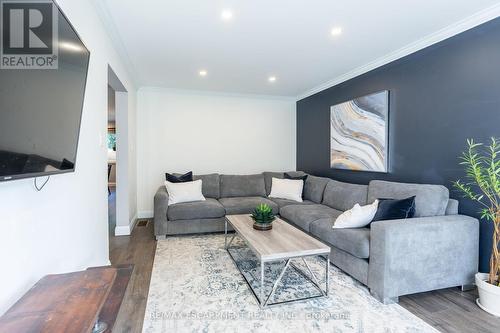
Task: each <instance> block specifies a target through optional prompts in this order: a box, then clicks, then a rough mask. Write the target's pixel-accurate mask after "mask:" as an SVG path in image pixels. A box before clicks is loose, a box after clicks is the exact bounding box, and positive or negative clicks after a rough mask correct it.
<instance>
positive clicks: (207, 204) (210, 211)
mask: <svg viewBox="0 0 500 333" xmlns="http://www.w3.org/2000/svg"><path fill="white" fill-rule="evenodd" d="M225 214H226V211H225V210H224V207H223V206H222V205H221V204H220V203H219V202H218V201H217V200H216V199H212V198H207V199H206V200H205V201H195V202H183V203H178V204H173V205H170V206H168V209H167V217H168V219H169V220H171V221H175V220H194V219H211V218H219V217H223V216H224V215H225Z"/></svg>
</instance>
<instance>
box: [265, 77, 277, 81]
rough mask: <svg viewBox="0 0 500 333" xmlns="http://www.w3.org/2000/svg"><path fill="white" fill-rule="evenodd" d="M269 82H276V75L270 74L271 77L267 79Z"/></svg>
mask: <svg viewBox="0 0 500 333" xmlns="http://www.w3.org/2000/svg"><path fill="white" fill-rule="evenodd" d="M267 80H268V81H269V82H276V76H270V77H269V79H267Z"/></svg>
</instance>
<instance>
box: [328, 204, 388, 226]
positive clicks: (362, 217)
mask: <svg viewBox="0 0 500 333" xmlns="http://www.w3.org/2000/svg"><path fill="white" fill-rule="evenodd" d="M377 208H378V200H375V201H374V202H373V203H372V204H371V205H366V206H360V205H359V204H355V205H354V207H352V208H351V209H349V210H346V211H345V212H343V213H342V214H340V216H339V217H337V220H335V223H334V224H333V229H342V228H362V227H366V226H367V225H368V224H370V222H371V221H372V220H373V218H374V217H375V213H376V212H377Z"/></svg>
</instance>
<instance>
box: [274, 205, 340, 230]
mask: <svg viewBox="0 0 500 333" xmlns="http://www.w3.org/2000/svg"><path fill="white" fill-rule="evenodd" d="M340 214H342V212H341V211H339V210H336V209H333V208H330V207H328V206H325V205H318V204H312V205H289V206H285V207H283V208H281V209H280V215H281V216H282V217H283V218H285V219H286V220H288V221H289V222H291V223H292V224H295V225H296V226H298V227H300V228H301V229H303V230H305V231H309V225H310V224H311V223H312V222H314V221H317V220H319V219H324V218H327V219H331V220H332V223H333V221H335V219H336V218H337V217H338V216H339V215H340Z"/></svg>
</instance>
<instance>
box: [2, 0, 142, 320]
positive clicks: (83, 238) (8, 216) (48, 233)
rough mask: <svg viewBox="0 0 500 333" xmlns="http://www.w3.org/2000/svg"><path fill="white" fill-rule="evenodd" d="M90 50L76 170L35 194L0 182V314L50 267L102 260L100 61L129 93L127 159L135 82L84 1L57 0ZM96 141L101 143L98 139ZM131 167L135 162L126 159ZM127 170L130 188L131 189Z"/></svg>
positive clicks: (29, 185) (103, 78)
mask: <svg viewBox="0 0 500 333" xmlns="http://www.w3.org/2000/svg"><path fill="white" fill-rule="evenodd" d="M58 3H59V5H60V6H61V8H62V10H63V11H64V12H65V14H66V15H67V17H68V19H69V20H70V21H71V23H72V24H73V25H74V27H75V28H76V30H77V31H78V33H79V34H80V36H81V37H82V39H83V41H84V43H85V44H86V46H87V47H88V48H89V49H90V52H91V57H90V68H89V73H88V81H87V89H86V96H85V103H84V109H83V119H82V125H81V132H80V141H79V146H78V154H77V168H76V172H75V173H72V174H65V175H58V176H53V177H52V178H51V179H50V181H49V182H48V184H47V185H46V187H45V188H44V189H43V191H42V192H36V191H35V190H34V188H33V180H32V179H31V180H19V181H12V182H4V183H0V214H1V215H0V216H1V217H0V226H1V232H0V262H1V263H2V267H4V269H3V270H2V274H0V313H3V312H4V311H5V310H7V308H8V307H9V306H10V305H12V304H13V303H14V302H15V301H16V300H17V299H18V298H19V297H20V296H21V295H22V294H24V293H25V292H26V291H27V290H28V289H29V288H30V287H31V286H32V285H33V284H34V283H35V282H36V281H37V280H38V279H40V278H41V277H42V276H43V275H46V274H50V273H61V272H69V271H75V270H80V269H85V268H87V267H89V266H99V265H106V264H108V263H109V257H108V225H107V185H106V184H107V182H106V177H107V162H106V161H107V158H106V145H105V142H106V141H105V138H106V125H107V112H106V110H107V75H108V67H107V66H108V63H109V64H110V65H111V66H112V67H113V69H114V71H115V72H116V74H117V75H118V77H119V78H120V80H121V81H122V83H123V84H124V85H125V86H126V88H127V90H128V92H129V97H128V98H129V108H128V109H129V112H131V116H130V119H132V121H131V124H129V126H131V128H132V131H131V132H132V133H131V135H130V137H129V141H130V143H131V144H132V146H131V147H129V154H130V155H129V156H130V160H132V162H133V164H135V156H136V155H135V147H134V142H135V129H134V127H135V123H134V120H135V101H136V93H135V90H136V88H135V87H134V85H133V82H132V80H131V78H130V77H129V74H128V73H127V70H126V66H124V64H123V63H122V62H121V59H120V56H119V55H118V54H117V53H116V52H115V50H114V49H113V48H112V46H111V45H112V43H111V41H110V39H109V38H108V35H107V33H106V31H105V29H104V26H103V24H102V22H101V21H100V19H99V17H98V16H97V12H96V10H95V8H94V7H93V5H92V3H91V1H90V0H85V1H84V0H79V1H72V0H58ZM101 141H102V142H101ZM130 167H131V168H133V170H135V165H131V166H130ZM135 174H136V173H135V172H134V176H131V179H130V180H129V182H130V190H131V191H134V193H135V188H136V179H135Z"/></svg>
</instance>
